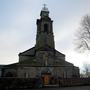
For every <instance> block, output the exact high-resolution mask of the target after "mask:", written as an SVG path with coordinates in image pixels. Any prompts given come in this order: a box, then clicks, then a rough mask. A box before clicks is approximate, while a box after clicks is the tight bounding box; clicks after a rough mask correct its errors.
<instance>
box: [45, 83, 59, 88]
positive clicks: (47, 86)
mask: <svg viewBox="0 0 90 90" xmlns="http://www.w3.org/2000/svg"><path fill="white" fill-rule="evenodd" d="M44 87H46V88H49V87H50V88H51V87H59V84H49V85H44Z"/></svg>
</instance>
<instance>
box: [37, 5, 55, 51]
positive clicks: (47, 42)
mask: <svg viewBox="0 0 90 90" xmlns="http://www.w3.org/2000/svg"><path fill="white" fill-rule="evenodd" d="M36 24H37V36H36V46H35V47H36V50H47V49H54V48H55V44H54V35H53V25H52V24H53V21H52V20H51V18H50V17H49V10H48V8H47V7H46V5H44V7H43V8H42V10H41V13H40V19H37V22H36Z"/></svg>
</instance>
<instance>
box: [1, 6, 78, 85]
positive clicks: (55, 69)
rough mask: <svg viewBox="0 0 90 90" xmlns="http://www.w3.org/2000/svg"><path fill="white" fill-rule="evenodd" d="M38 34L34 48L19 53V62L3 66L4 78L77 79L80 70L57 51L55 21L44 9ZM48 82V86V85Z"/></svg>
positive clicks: (38, 21)
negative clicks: (54, 32) (54, 30)
mask: <svg viewBox="0 0 90 90" xmlns="http://www.w3.org/2000/svg"><path fill="white" fill-rule="evenodd" d="M36 25H37V34H36V44H35V46H34V47H32V48H30V49H28V50H26V51H24V52H21V53H19V62H18V63H14V64H10V65H6V66H3V68H2V69H1V72H2V75H1V76H2V77H18V78H35V77H43V78H44V79H48V81H49V79H50V78H51V77H53V78H76V77H79V68H78V67H76V66H74V65H73V64H72V63H69V62H67V61H65V55H64V54H62V53H60V52H59V51H57V50H56V49H55V41H54V34H53V20H52V19H51V18H50V17H49V10H48V8H47V7H45V6H44V7H43V8H42V10H41V12H40V19H37V21H36ZM48 81H46V84H48Z"/></svg>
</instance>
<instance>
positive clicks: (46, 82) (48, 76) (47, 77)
mask: <svg viewBox="0 0 90 90" xmlns="http://www.w3.org/2000/svg"><path fill="white" fill-rule="evenodd" d="M50 80H51V73H44V74H42V81H43V85H49V84H50Z"/></svg>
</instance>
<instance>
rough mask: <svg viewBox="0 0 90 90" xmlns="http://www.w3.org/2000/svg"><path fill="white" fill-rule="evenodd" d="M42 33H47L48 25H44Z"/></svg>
mask: <svg viewBox="0 0 90 90" xmlns="http://www.w3.org/2000/svg"><path fill="white" fill-rule="evenodd" d="M44 32H48V24H44Z"/></svg>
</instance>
